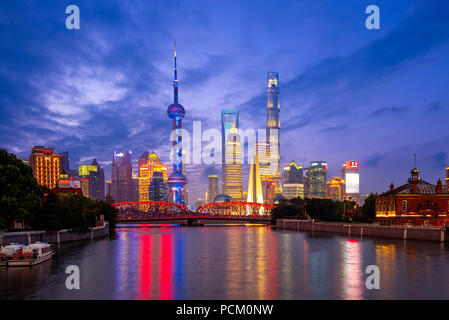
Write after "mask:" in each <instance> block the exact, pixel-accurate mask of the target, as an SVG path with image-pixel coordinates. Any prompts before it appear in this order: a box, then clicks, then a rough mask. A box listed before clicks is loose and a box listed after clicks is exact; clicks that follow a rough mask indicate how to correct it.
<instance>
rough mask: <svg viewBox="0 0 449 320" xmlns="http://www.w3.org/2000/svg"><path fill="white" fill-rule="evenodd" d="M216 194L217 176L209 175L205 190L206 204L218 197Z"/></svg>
mask: <svg viewBox="0 0 449 320" xmlns="http://www.w3.org/2000/svg"><path fill="white" fill-rule="evenodd" d="M218 193H219V191H218V176H217V175H216V174H213V175H210V176H209V184H208V188H207V203H212V202H213V201H214V198H215V197H216V196H218Z"/></svg>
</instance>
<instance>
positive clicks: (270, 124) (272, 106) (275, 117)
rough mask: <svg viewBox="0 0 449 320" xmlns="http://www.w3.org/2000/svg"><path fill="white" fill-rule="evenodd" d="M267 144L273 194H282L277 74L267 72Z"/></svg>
mask: <svg viewBox="0 0 449 320" xmlns="http://www.w3.org/2000/svg"><path fill="white" fill-rule="evenodd" d="M267 95H268V101H267V142H268V143H269V145H270V166H271V169H272V170H271V171H272V175H273V182H274V183H275V191H274V192H275V193H276V194H280V193H282V181H281V120H280V117H279V114H280V104H279V73H277V72H268V77H267Z"/></svg>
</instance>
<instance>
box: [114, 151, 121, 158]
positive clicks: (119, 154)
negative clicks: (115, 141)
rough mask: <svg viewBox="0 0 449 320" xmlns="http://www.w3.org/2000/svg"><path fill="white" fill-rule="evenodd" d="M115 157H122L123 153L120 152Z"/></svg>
mask: <svg viewBox="0 0 449 320" xmlns="http://www.w3.org/2000/svg"><path fill="white" fill-rule="evenodd" d="M115 156H116V157H123V153H122V152H118V153H116V154H115Z"/></svg>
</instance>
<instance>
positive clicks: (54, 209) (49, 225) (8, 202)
mask: <svg viewBox="0 0 449 320" xmlns="http://www.w3.org/2000/svg"><path fill="white" fill-rule="evenodd" d="M111 203H112V201H111V199H110V200H109V201H103V200H92V199H89V198H86V197H84V196H82V195H80V194H74V193H65V194H56V193H55V192H53V191H52V190H50V189H48V188H45V187H42V186H40V185H39V184H38V183H37V181H36V179H34V176H33V172H32V169H31V167H30V166H28V165H26V164H25V163H24V162H23V161H22V160H20V159H18V158H17V157H16V156H15V155H14V154H10V153H8V152H7V151H6V150H4V149H0V229H3V230H7V229H10V228H11V226H12V225H13V223H14V221H24V222H26V225H27V226H29V228H30V229H32V230H53V231H57V230H61V229H74V230H87V229H88V228H89V227H94V226H95V225H96V222H97V221H99V220H100V216H101V215H103V216H104V220H106V221H108V222H109V226H110V228H114V227H115V218H116V215H117V210H116V209H115V208H114V207H112V206H111Z"/></svg>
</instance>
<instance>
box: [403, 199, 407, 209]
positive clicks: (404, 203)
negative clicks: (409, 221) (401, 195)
mask: <svg viewBox="0 0 449 320" xmlns="http://www.w3.org/2000/svg"><path fill="white" fill-rule="evenodd" d="M406 211H407V200H404V201H402V212H406Z"/></svg>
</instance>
